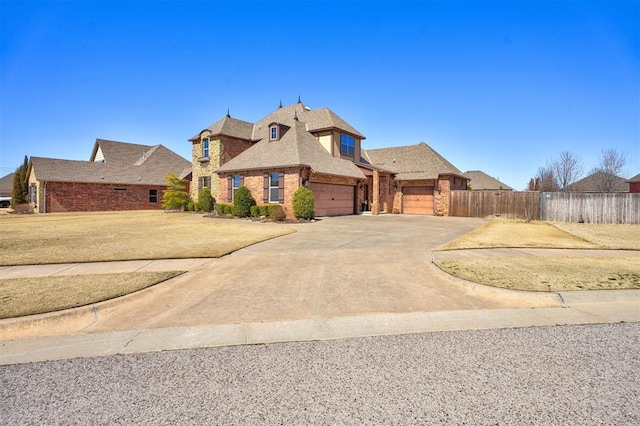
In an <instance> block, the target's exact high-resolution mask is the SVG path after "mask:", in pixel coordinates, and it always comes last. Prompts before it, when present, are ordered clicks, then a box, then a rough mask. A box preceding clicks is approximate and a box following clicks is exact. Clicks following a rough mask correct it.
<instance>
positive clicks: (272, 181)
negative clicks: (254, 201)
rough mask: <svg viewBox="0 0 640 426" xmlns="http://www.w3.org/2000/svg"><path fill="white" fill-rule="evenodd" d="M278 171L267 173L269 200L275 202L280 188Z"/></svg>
mask: <svg viewBox="0 0 640 426" xmlns="http://www.w3.org/2000/svg"><path fill="white" fill-rule="evenodd" d="M279 179H280V173H270V174H269V202H270V203H277V202H278V199H279V197H278V190H279V188H280V181H279Z"/></svg>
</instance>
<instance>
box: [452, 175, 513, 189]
mask: <svg viewBox="0 0 640 426" xmlns="http://www.w3.org/2000/svg"><path fill="white" fill-rule="evenodd" d="M462 175H463V176H464V177H466V178H467V179H469V180H470V181H469V186H471V189H475V190H484V189H488V190H507V191H512V190H513V188H512V187H510V186H509V185H507V184H506V183H503V182H500V181H499V180H498V179H496V178H494V177H491V176H489V175H488V174H486V173H485V172H483V171H481V170H469V171H468V172H464V173H463V174H462Z"/></svg>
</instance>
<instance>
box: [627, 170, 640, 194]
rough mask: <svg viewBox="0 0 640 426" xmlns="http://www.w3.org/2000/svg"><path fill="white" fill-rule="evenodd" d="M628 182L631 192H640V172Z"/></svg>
mask: <svg viewBox="0 0 640 426" xmlns="http://www.w3.org/2000/svg"><path fill="white" fill-rule="evenodd" d="M627 183H628V184H629V192H633V193H635V194H638V193H640V174H637V175H635V176H634V177H632V178H631V179H629V180H628V181H627Z"/></svg>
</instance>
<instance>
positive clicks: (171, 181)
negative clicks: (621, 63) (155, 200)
mask: <svg viewBox="0 0 640 426" xmlns="http://www.w3.org/2000/svg"><path fill="white" fill-rule="evenodd" d="M166 178H167V189H165V190H164V191H162V207H164V208H165V209H166V210H183V209H184V208H185V207H186V206H187V204H189V200H190V198H189V193H188V192H187V183H186V182H185V181H184V179H180V178H179V177H178V176H176V175H175V174H173V173H167V175H166Z"/></svg>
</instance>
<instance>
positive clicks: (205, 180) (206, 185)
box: [198, 176, 211, 189]
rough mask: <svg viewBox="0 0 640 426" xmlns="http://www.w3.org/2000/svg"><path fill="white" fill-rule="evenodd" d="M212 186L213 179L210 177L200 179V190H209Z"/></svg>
mask: <svg viewBox="0 0 640 426" xmlns="http://www.w3.org/2000/svg"><path fill="white" fill-rule="evenodd" d="M210 184H211V177H209V176H202V177H201V178H200V179H198V189H202V188H209V185H210Z"/></svg>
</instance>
